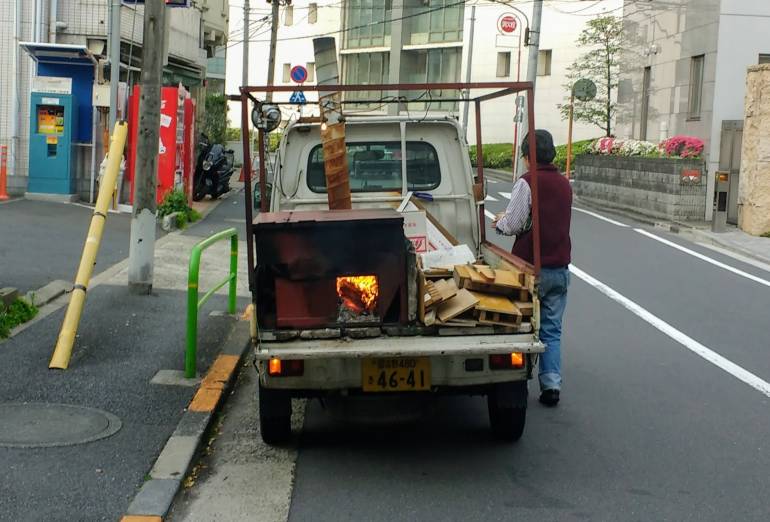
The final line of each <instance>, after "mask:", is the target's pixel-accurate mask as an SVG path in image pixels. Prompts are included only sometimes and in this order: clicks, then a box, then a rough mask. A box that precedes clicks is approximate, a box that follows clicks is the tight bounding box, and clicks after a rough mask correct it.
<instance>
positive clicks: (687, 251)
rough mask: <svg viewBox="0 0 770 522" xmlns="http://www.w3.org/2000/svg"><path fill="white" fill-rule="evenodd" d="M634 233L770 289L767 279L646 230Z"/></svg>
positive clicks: (639, 229)
mask: <svg viewBox="0 0 770 522" xmlns="http://www.w3.org/2000/svg"><path fill="white" fill-rule="evenodd" d="M634 232H638V233H639V234H641V235H643V236H646V237H649V238H650V239H654V240H655V241H658V242H660V243H663V244H664V245H667V246H670V247H671V248H675V249H677V250H679V251H680V252H684V253H685V254H689V255H691V256H693V257H697V258H698V259H701V260H703V261H705V262H706V263H711V264H712V265H714V266H718V267H719V268H724V269H725V270H727V271H729V272H732V273H733V274H736V275H739V276H741V277H745V278H746V279H749V280H751V281H754V282H755V283H759V284H761V285H765V286H767V287H770V281H767V280H766V279H762V278H761V277H757V276H755V275H752V274H749V273H748V272H744V271H743V270H738V269H737V268H734V267H732V266H730V265H726V264H724V263H722V262H720V261H717V260H716V259H711V258H710V257H708V256H704V255H703V254H701V253H699V252H696V251H694V250H690V249H689V248H685V247H683V246H682V245H678V244H676V243H674V242H673V241H669V240H668V239H664V238H662V237H660V236H656V235H655V234H651V233H649V232H647V231H646V230H642V229H641V228H635V229H634Z"/></svg>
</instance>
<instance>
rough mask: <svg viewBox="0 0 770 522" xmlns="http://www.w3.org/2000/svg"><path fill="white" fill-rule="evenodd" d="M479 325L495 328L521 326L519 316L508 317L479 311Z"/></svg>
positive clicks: (507, 315)
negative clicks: (494, 326) (493, 326)
mask: <svg viewBox="0 0 770 522" xmlns="http://www.w3.org/2000/svg"><path fill="white" fill-rule="evenodd" d="M479 324H487V325H496V326H519V325H520V324H521V314H519V315H510V314H500V313H498V312H489V311H487V310H480V311H479Z"/></svg>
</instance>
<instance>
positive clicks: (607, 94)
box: [559, 16, 623, 136]
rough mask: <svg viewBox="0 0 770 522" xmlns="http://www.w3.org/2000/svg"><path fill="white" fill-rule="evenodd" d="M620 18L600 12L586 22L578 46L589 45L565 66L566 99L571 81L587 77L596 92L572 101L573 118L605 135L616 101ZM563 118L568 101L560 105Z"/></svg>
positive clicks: (612, 116) (572, 82)
mask: <svg viewBox="0 0 770 522" xmlns="http://www.w3.org/2000/svg"><path fill="white" fill-rule="evenodd" d="M622 33H623V21H622V20H621V19H620V18H618V17H615V16H600V17H599V18H595V19H593V20H591V21H589V22H588V24H587V25H586V28H585V29H583V31H582V32H581V33H580V36H578V39H577V42H576V43H577V45H578V47H585V48H589V49H590V50H588V51H587V52H586V53H584V54H582V55H581V56H580V58H578V59H577V60H576V61H575V62H574V63H573V64H572V65H570V66H569V68H568V69H567V79H568V80H569V83H567V84H566V85H564V87H565V89H567V93H568V94H567V99H569V93H571V91H572V86H573V85H574V83H575V82H576V81H577V80H579V79H581V78H587V79H589V80H593V82H594V83H595V84H596V87H597V95H596V98H594V99H593V100H592V101H590V102H581V101H576V102H575V109H574V118H575V121H580V122H583V123H588V124H593V125H596V126H597V127H599V128H600V129H602V130H603V131H604V132H605V134H606V136H612V123H613V120H614V117H615V111H616V108H617V107H616V102H615V101H613V99H612V95H613V93H614V91H615V89H617V87H618V74H619V69H620V67H619V58H620V53H621V36H622ZM559 110H560V111H561V114H562V118H563V119H567V118H568V117H569V102H568V103H565V104H560V105H559Z"/></svg>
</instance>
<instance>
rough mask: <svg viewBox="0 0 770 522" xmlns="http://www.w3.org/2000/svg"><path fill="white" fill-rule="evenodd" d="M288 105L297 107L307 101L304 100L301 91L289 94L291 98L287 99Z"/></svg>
mask: <svg viewBox="0 0 770 522" xmlns="http://www.w3.org/2000/svg"><path fill="white" fill-rule="evenodd" d="M289 103H296V104H297V105H305V104H306V103H307V99H305V95H304V94H303V92H302V91H294V92H293V93H291V98H289Z"/></svg>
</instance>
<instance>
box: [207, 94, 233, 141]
mask: <svg viewBox="0 0 770 522" xmlns="http://www.w3.org/2000/svg"><path fill="white" fill-rule="evenodd" d="M202 131H203V132H205V133H206V135H207V136H208V137H209V140H210V141H211V143H224V142H225V140H226V139H227V136H226V132H227V99H226V98H225V97H224V96H223V95H221V94H209V95H207V96H206V107H205V111H204V113H203V129H202Z"/></svg>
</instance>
